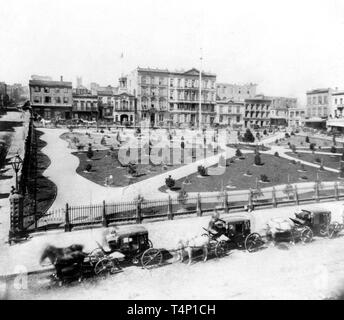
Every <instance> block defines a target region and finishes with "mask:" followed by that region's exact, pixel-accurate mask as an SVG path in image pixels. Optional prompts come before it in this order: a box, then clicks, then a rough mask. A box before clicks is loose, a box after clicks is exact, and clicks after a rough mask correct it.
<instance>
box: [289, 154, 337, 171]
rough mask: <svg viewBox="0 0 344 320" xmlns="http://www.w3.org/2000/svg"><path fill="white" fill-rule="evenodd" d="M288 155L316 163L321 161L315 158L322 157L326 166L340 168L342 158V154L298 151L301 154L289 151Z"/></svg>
mask: <svg viewBox="0 0 344 320" xmlns="http://www.w3.org/2000/svg"><path fill="white" fill-rule="evenodd" d="M286 154H287V155H289V156H291V157H294V158H295V160H296V161H298V160H304V161H308V162H312V163H314V164H320V163H319V162H316V161H315V159H320V160H321V161H323V164H324V166H325V167H329V168H333V169H339V168H340V159H341V156H329V155H323V154H317V153H315V154H312V153H302V152H298V154H299V156H297V155H295V154H294V153H292V152H287V153H286Z"/></svg>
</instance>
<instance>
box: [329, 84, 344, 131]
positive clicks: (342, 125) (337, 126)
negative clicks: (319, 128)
mask: <svg viewBox="0 0 344 320" xmlns="http://www.w3.org/2000/svg"><path fill="white" fill-rule="evenodd" d="M326 126H327V128H330V129H331V130H332V131H340V132H343V131H344V91H343V90H338V89H337V88H336V90H335V91H333V92H332V99H331V108H330V115H329V117H328V119H327V122H326Z"/></svg>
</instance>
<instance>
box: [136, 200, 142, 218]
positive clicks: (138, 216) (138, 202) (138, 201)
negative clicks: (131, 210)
mask: <svg viewBox="0 0 344 320" xmlns="http://www.w3.org/2000/svg"><path fill="white" fill-rule="evenodd" d="M141 222H142V212H141V198H140V197H139V198H138V199H137V203H136V223H141Z"/></svg>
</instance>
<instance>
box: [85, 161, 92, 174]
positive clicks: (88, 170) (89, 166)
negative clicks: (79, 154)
mask: <svg viewBox="0 0 344 320" xmlns="http://www.w3.org/2000/svg"><path fill="white" fill-rule="evenodd" d="M91 170H92V165H91V164H90V163H88V164H86V166H85V171H87V172H90V171H91Z"/></svg>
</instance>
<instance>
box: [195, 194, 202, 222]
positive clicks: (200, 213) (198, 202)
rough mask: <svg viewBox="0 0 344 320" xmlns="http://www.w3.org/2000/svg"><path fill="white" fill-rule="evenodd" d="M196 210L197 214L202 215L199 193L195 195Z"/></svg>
mask: <svg viewBox="0 0 344 320" xmlns="http://www.w3.org/2000/svg"><path fill="white" fill-rule="evenodd" d="M196 211H197V216H198V217H201V216H202V203H201V195H200V194H198V195H197V208H196Z"/></svg>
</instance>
